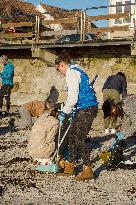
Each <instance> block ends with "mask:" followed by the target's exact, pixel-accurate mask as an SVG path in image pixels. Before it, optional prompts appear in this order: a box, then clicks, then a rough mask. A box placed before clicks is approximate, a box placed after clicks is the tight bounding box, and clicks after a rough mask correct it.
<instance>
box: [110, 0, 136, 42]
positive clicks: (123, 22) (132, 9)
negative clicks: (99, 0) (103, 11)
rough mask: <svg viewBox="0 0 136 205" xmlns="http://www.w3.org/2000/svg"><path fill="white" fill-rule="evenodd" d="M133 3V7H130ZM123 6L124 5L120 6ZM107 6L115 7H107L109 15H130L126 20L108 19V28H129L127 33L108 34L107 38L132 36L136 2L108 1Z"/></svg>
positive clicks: (125, 0) (129, 0) (124, 0)
mask: <svg viewBox="0 0 136 205" xmlns="http://www.w3.org/2000/svg"><path fill="white" fill-rule="evenodd" d="M130 3H133V4H134V3H135V5H130ZM121 4H125V5H121ZM109 5H115V7H109V14H118V13H127V12H129V13H130V16H129V17H128V18H119V19H110V20H109V27H113V26H126V25H128V26H129V31H114V32H111V33H110V32H109V33H108V38H109V39H113V38H129V37H131V38H132V37H133V35H134V27H135V23H134V22H136V20H135V19H136V13H135V12H136V0H109Z"/></svg>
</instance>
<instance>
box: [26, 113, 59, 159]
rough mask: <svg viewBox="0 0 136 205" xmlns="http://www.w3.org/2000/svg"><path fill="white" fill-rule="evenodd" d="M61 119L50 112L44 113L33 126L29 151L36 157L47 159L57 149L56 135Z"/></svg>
mask: <svg viewBox="0 0 136 205" xmlns="http://www.w3.org/2000/svg"><path fill="white" fill-rule="evenodd" d="M58 128H59V121H58V120H57V119H55V118H54V117H52V116H50V115H49V114H48V113H44V114H42V115H41V116H40V117H39V118H38V119H37V121H36V122H35V124H34V125H33V127H32V130H31V133H30V138H29V141H28V147H27V149H28V153H29V155H30V156H31V157H32V158H33V159H34V158H40V159H42V158H44V159H47V158H49V157H50V155H51V154H52V153H53V152H54V150H55V137H56V134H57V131H58Z"/></svg>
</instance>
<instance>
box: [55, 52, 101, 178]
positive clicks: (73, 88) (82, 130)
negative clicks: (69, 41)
mask: <svg viewBox="0 0 136 205" xmlns="http://www.w3.org/2000/svg"><path fill="white" fill-rule="evenodd" d="M55 66H56V69H57V70H58V71H59V72H60V73H61V74H63V75H65V76H66V84H67V100H66V103H65V106H64V107H63V110H62V111H61V112H60V114H59V116H58V119H59V121H60V124H63V122H64V119H65V117H66V116H67V115H68V114H70V113H71V114H72V116H73V119H72V124H71V129H70V131H69V146H68V149H69V155H68V160H67V161H66V162H65V169H64V175H65V174H66V175H69V174H74V172H75V167H76V159H77V156H79V155H80V157H81V158H82V161H83V169H82V171H81V172H80V173H79V174H78V175H77V176H76V180H78V181H80V180H81V181H84V180H86V179H89V178H93V171H92V166H91V164H90V150H89V148H88V145H87V143H86V139H87V135H88V133H89V131H90V130H91V125H92V123H93V120H94V118H95V117H96V116H97V112H98V102H97V98H96V94H95V91H94V89H93V86H92V83H91V82H90V80H89V77H88V75H87V74H86V73H85V71H84V70H83V69H82V68H81V67H80V66H79V65H78V64H71V61H70V58H69V56H68V55H67V54H64V53H63V54H62V55H60V56H59V57H58V58H57V59H56V61H55Z"/></svg>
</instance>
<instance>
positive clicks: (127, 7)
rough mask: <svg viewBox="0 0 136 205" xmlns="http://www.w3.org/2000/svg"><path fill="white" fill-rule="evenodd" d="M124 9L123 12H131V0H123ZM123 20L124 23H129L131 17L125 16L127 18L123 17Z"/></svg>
mask: <svg viewBox="0 0 136 205" xmlns="http://www.w3.org/2000/svg"><path fill="white" fill-rule="evenodd" d="M125 4H126V5H125V10H124V12H126V13H128V12H129V13H131V5H130V4H131V1H125ZM123 22H124V23H130V22H131V17H127V18H125V19H124V20H123Z"/></svg>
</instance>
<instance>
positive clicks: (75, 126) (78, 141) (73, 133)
mask: <svg viewBox="0 0 136 205" xmlns="http://www.w3.org/2000/svg"><path fill="white" fill-rule="evenodd" d="M97 112H98V107H97V106H94V107H90V108H87V109H84V110H80V111H79V112H78V113H77V115H76V117H75V118H74V119H73V122H72V125H71V129H70V132H69V159H68V161H69V162H73V163H75V161H76V157H77V155H80V157H81V158H82V160H83V164H84V165H89V164H90V150H89V148H88V145H87V143H86V139H87V135H88V134H89V131H90V129H91V126H92V123H93V120H94V118H95V117H96V116H97Z"/></svg>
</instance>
